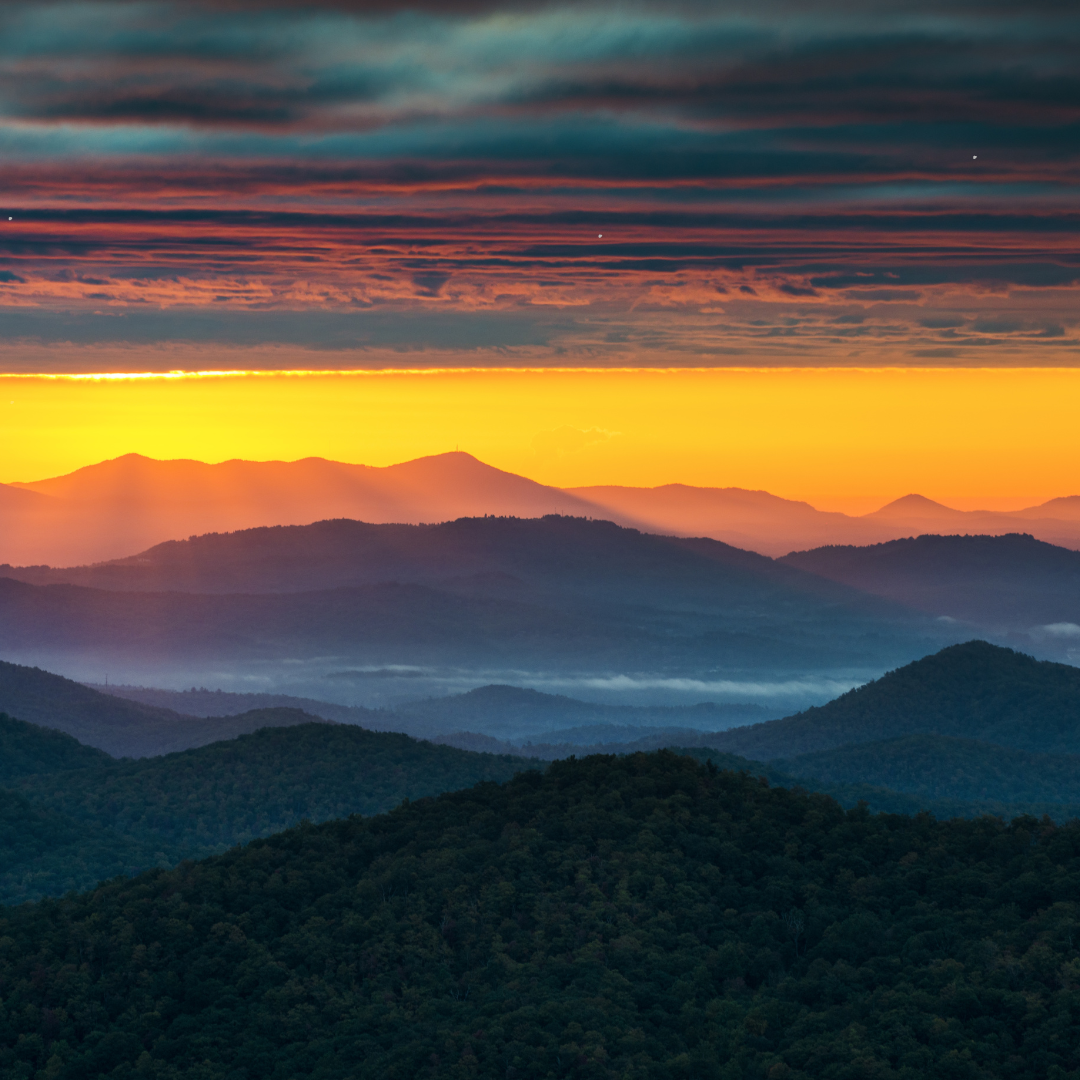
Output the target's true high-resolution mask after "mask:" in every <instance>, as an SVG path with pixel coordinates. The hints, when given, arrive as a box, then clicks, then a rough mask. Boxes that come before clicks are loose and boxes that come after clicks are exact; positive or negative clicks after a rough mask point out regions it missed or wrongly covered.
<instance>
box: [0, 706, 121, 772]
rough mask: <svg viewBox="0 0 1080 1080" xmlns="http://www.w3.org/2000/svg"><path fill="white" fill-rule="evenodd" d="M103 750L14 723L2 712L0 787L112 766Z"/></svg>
mask: <svg viewBox="0 0 1080 1080" xmlns="http://www.w3.org/2000/svg"><path fill="white" fill-rule="evenodd" d="M110 760H111V759H110V758H109V755H108V754H106V753H105V752H104V751H102V750H95V749H93V748H92V747H89V746H83V744H82V743H80V742H79V741H78V739H73V738H72V737H71V736H70V735H65V734H64V733H63V732H61V731H52V730H50V729H49V728H43V727H39V726H38V725H37V724H28V723H26V722H25V721H22V720H13V719H12V718H11V717H10V716H8V715H7V714H6V713H2V712H0V786H2V785H6V784H9V783H10V782H11V781H13V780H16V779H18V778H20V777H23V776H33V775H34V774H35V773H56V772H64V771H66V770H68V769H85V768H89V767H92V766H94V765H105V764H108V763H109V761H110Z"/></svg>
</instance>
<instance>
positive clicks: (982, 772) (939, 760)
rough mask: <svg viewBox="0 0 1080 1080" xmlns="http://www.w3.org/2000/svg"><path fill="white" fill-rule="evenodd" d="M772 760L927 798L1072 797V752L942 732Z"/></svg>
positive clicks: (1076, 765)
mask: <svg viewBox="0 0 1080 1080" xmlns="http://www.w3.org/2000/svg"><path fill="white" fill-rule="evenodd" d="M776 767H777V768H778V769H781V770H783V771H784V772H786V773H789V774H791V775H793V776H802V777H812V778H814V779H817V780H827V781H832V782H833V783H847V784H851V783H865V784H876V785H878V786H880V787H890V788H893V789H895V790H896V791H906V792H910V793H911V794H914V795H923V796H929V797H930V798H953V799H967V800H971V801H974V800H980V799H996V800H998V801H1000V802H1012V803H1020V802H1027V803H1037V802H1060V803H1080V756H1076V755H1074V754H1030V753H1027V752H1026V751H1023V750H1016V749H1006V748H1005V747H1002V746H994V745H993V744H992V743H985V742H979V741H978V740H976V739H954V738H950V737H949V736H946V735H906V736H904V737H903V738H900V739H886V740H883V741H882V742H874V743H860V744H858V745H856V746H842V747H839V748H838V749H836V750H823V751H821V752H820V753H817V754H804V755H802V756H801V757H797V758H792V759H791V760H789V761H778V762H776Z"/></svg>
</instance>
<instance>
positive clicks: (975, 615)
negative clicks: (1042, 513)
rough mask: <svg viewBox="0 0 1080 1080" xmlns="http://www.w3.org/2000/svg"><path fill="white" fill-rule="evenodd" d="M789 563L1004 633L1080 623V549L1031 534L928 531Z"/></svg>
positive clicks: (797, 555) (804, 554) (809, 554)
mask: <svg viewBox="0 0 1080 1080" xmlns="http://www.w3.org/2000/svg"><path fill="white" fill-rule="evenodd" d="M781 561H782V562H784V563H786V564H787V565H788V566H795V567H798V568H799V569H800V570H808V571H810V572H811V573H815V574H820V575H821V576H822V577H826V578H828V579H829V580H830V581H839V582H843V583H844V584H845V585H851V586H853V587H854V588H857V589H863V590H865V591H866V592H870V593H874V594H875V595H877V596H884V597H888V598H889V599H890V600H895V601H896V602H897V603H901V604H906V605H908V606H910V607H914V608H918V609H919V610H920V611H925V612H927V613H928V614H931V615H946V616H949V617H950V618H954V619H961V620H964V621H965V622H970V623H974V624H977V625H980V626H984V627H987V628H991V629H994V630H998V631H1000V630H1006V629H1011V630H1025V631H1026V630H1031V629H1032V628H1037V627H1040V626H1046V625H1048V624H1049V625H1051V626H1053V625H1059V626H1060V625H1062V624H1080V552H1077V551H1071V550H1068V549H1066V548H1061V547H1056V546H1054V545H1052V544H1047V543H1043V542H1042V541H1041V540H1036V539H1035V538H1034V537H1031V536H1026V535H1019V534H1012V535H1007V536H920V537H918V538H916V539H911V540H892V541H890V542H888V543H885V544H875V545H872V546H869V547H825V548H817V549H815V550H812V551H799V552H794V553H792V554H791V555H787V556H785V557H784V558H783V559H782V560H781ZM1045 633H1046V632H1044V634H1045ZM1050 633H1052V631H1050ZM1076 635H1077V637H1080V628H1078V629H1077V631H1076Z"/></svg>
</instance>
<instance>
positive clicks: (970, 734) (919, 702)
mask: <svg viewBox="0 0 1080 1080" xmlns="http://www.w3.org/2000/svg"><path fill="white" fill-rule="evenodd" d="M914 734H930V735H951V736H954V737H956V738H962V739H980V740H982V741H985V742H990V743H995V744H997V745H1000V746H1008V747H1014V748H1016V749H1020V750H1028V751H1032V752H1034V753H1065V754H1080V669H1078V668H1075V667H1072V666H1070V665H1068V664H1055V663H1051V662H1049V661H1045V660H1042V661H1041V660H1033V659H1032V658H1031V657H1030V656H1025V655H1023V654H1022V653H1017V652H1013V651H1012V650H1011V649H1002V648H999V647H998V646H996V645H990V644H988V643H987V642H985V641H969V642H967V643H965V644H963V645H953V646H950V647H949V648H946V649H942V650H941V651H940V652H938V653H935V654H934V655H933V656H927V657H925V658H924V659H922V660H916V661H915V662H914V663H913V664H908V665H907V666H906V667H902V668H900V669H899V670H897V671H890V672H889V673H888V674H887V675H883V676H882V677H881V678H880V679H876V680H874V681H873V682H871V683H867V684H866V685H865V686H860V687H859V688H858V689H856V690H850V691H848V693H846V694H844V695H842V696H841V697H838V698H837V699H836V700H835V701H830V702H829V703H828V704H827V705H822V706H821V707H820V708H814V709H807V710H806V711H805V712H802V713H798V714H797V715H795V716H789V717H787V718H786V719H784V720H771V721H769V722H768V723H764V724H754V725H752V726H750V727H745V728H737V729H735V730H733V731H725V732H721V733H720V734H718V735H716V736H715V738H714V739H713V740H712V745H713V746H715V747H716V748H717V749H720V750H726V751H728V752H729V753H735V754H745V755H747V756H749V757H755V758H761V759H763V760H766V761H769V760H775V759H777V758H792V757H795V756H797V755H799V754H807V753H814V752H816V751H820V750H829V749H831V748H833V747H837V746H846V745H848V744H852V743H865V742H876V741H878V740H880V739H888V738H896V737H899V736H902V735H914Z"/></svg>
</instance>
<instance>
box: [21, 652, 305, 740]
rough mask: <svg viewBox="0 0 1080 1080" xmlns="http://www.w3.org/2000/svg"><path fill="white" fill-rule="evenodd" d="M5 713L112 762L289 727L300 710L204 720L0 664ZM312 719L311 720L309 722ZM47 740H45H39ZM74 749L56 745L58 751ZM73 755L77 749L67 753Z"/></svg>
mask: <svg viewBox="0 0 1080 1080" xmlns="http://www.w3.org/2000/svg"><path fill="white" fill-rule="evenodd" d="M0 711H3V712H5V713H8V714H10V715H11V716H16V717H18V718H19V719H20V720H23V721H26V722H28V723H32V724H37V725H39V726H41V727H44V728H53V729H55V730H56V731H61V732H65V733H66V734H67V735H71V736H73V737H74V738H75V739H77V740H78V741H79V742H80V743H83V744H84V745H85V746H87V747H97V748H98V749H100V750H104V751H105V752H106V753H107V754H109V755H111V756H112V757H149V756H152V755H155V754H166V753H169V752H170V751H173V750H182V749H186V748H187V747H190V746H203V745H205V744H206V743H211V742H216V741H218V740H219V739H229V738H234V737H235V736H237V735H240V734H243V733H245V732H250V731H254V730H255V729H256V728H260V727H268V726H287V725H289V724H293V723H298V722H305V721H301V720H298V715H302V714H298V712H297V710H288V709H285V710H265V709H264V710H258V711H255V712H251V713H249V714H248V715H247V716H246V717H229V718H222V719H217V718H213V719H202V718H197V717H193V716H184V715H182V714H181V713H177V712H173V710H172V709H167V708H161V707H160V706H154V705H145V704H143V703H141V702H137V701H126V700H124V699H122V698H118V697H114V696H112V695H111V694H103V693H100V692H99V691H97V690H92V689H90V687H88V686H84V685H83V684H82V683H78V682H75V681H74V680H72V679H65V678H64V677H63V676H62V675H54V674H52V673H51V672H48V671H43V670H42V669H41V668H37V667H28V666H26V665H22V664H10V663H7V662H6V661H3V660H0ZM305 719H310V718H305ZM35 737H36V738H39V739H40V738H44V737H43V736H35ZM61 745H63V746H69V744H66V743H64V744H59V743H58V744H57V746H61ZM66 752H67V753H69V754H72V755H74V754H75V753H76V752H75V751H73V750H68V751H66Z"/></svg>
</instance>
